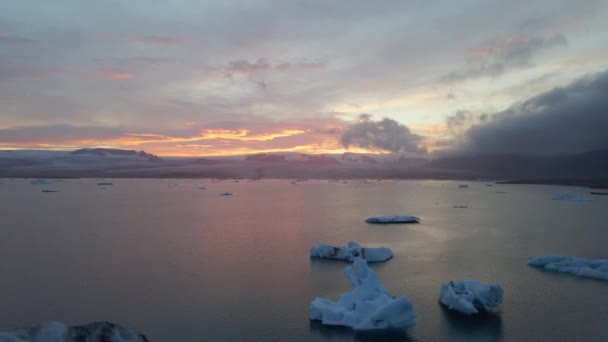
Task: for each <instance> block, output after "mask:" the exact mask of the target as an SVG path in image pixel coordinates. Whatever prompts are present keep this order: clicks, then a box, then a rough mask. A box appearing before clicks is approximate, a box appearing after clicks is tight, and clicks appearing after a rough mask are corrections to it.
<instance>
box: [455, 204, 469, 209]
mask: <svg viewBox="0 0 608 342" xmlns="http://www.w3.org/2000/svg"><path fill="white" fill-rule="evenodd" d="M468 207H469V206H468V205H453V206H452V208H457V209H467V208H468Z"/></svg>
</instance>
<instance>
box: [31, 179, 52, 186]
mask: <svg viewBox="0 0 608 342" xmlns="http://www.w3.org/2000/svg"><path fill="white" fill-rule="evenodd" d="M30 184H33V185H49V184H51V182H49V181H48V180H45V179H36V180H33V181H31V182H30Z"/></svg>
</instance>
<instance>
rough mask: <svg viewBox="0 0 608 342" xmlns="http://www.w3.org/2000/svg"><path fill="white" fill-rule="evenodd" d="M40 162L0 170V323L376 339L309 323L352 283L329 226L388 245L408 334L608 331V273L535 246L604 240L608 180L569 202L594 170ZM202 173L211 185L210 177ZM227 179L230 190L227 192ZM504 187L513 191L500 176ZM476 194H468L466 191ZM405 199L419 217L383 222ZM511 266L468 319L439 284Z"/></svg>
mask: <svg viewBox="0 0 608 342" xmlns="http://www.w3.org/2000/svg"><path fill="white" fill-rule="evenodd" d="M109 181H110V182H113V183H114V186H109V187H108V188H107V189H105V190H100V189H99V188H98V186H97V185H96V184H97V183H98V182H99V181H97V180H94V179H82V180H64V181H59V182H56V183H55V184H54V185H53V186H51V187H50V188H54V189H58V190H60V191H61V192H58V193H42V192H41V189H43V188H48V187H44V186H36V185H30V184H29V182H30V180H3V181H2V184H1V185H0V203H1V206H0V218H1V220H2V221H1V224H0V274H1V277H0V303H1V306H0V308H1V309H0V329H4V330H6V329H13V328H17V327H23V326H31V325H36V324H39V323H40V322H45V321H49V320H56V321H63V322H66V323H69V324H84V323H88V322H91V321H98V320H110V321H115V322H120V323H121V324H123V325H126V326H129V327H133V328H136V329H138V330H140V331H142V332H144V333H145V334H146V335H147V336H148V337H149V338H150V339H151V340H152V341H201V340H208V341H213V340H215V341H227V340H237V341H238V340H248V341H271V340H272V341H308V340H332V341H341V340H353V339H357V340H365V339H366V337H365V336H355V335H353V334H352V333H351V332H350V331H349V330H346V329H335V328H334V329H330V328H326V327H323V326H321V325H320V324H315V323H310V322H309V320H308V318H307V310H308V306H309V304H310V302H311V301H312V300H313V299H314V297H316V296H322V297H328V298H332V299H336V298H337V296H338V294H339V293H341V292H345V291H350V289H351V288H352V287H351V285H350V284H349V281H348V280H347V279H346V277H345V276H344V275H343V269H344V267H345V266H347V264H346V263H343V262H328V261H319V260H311V259H310V258H309V249H310V247H311V246H312V245H316V244H319V243H330V244H338V245H344V244H345V243H346V242H347V241H348V240H355V241H357V242H359V243H361V244H363V245H369V246H380V245H382V246H388V247H390V248H391V249H392V250H393V252H394V253H395V258H394V259H392V260H390V261H388V262H386V263H382V264H374V265H373V268H374V269H375V270H376V272H377V273H378V275H379V277H380V279H381V280H382V281H383V283H384V285H385V286H386V288H387V289H389V290H390V291H391V292H392V293H393V294H395V295H397V296H400V295H407V296H409V298H410V299H411V300H412V302H413V303H414V307H415V309H416V312H417V314H418V324H417V325H416V326H415V327H413V328H411V329H409V330H408V331H407V333H405V334H403V335H396V336H391V337H392V338H393V339H395V340H404V341H407V340H414V341H605V340H606V338H607V337H606V336H608V324H606V323H607V322H608V282H601V281H596V280H589V279H580V278H576V277H574V276H569V275H562V274H556V273H550V272H544V271H541V270H538V269H533V268H530V267H528V266H527V265H526V261H527V258H528V257H530V256H539V255H544V254H565V255H575V256H580V257H587V258H608V248H606V246H607V245H608V224H607V223H606V222H608V198H603V197H600V196H596V197H594V200H593V202H587V203H584V202H581V203H577V202H558V201H552V200H551V196H552V195H555V194H560V193H578V194H586V193H587V192H588V190H586V189H582V188H571V187H556V186H531V185H494V186H485V184H484V183H470V187H469V188H468V189H459V188H458V184H460V183H456V182H435V181H394V182H393V181H384V182H379V183H373V184H364V183H361V182H359V181H351V182H349V183H348V184H344V183H328V182H326V181H309V182H305V183H301V184H299V185H293V184H291V182H290V181H287V180H264V181H258V182H247V181H240V182H238V183H236V182H232V181H224V182H213V181H211V180H168V179H165V180H127V179H122V180H109ZM201 186H204V187H206V188H207V189H206V190H199V189H198V187H201ZM226 191H230V192H232V193H234V195H233V196H219V195H218V194H219V193H222V192H226ZM497 191H504V192H505V193H497ZM454 205H466V206H468V208H466V209H457V208H453V206H454ZM389 214H409V215H416V216H419V217H421V218H422V220H423V223H421V224H418V225H393V226H376V225H368V224H366V223H364V222H363V220H364V219H365V218H366V217H368V216H376V215H389ZM468 278H474V279H477V280H480V281H482V282H495V283H498V284H501V285H502V286H503V288H504V290H505V301H504V303H503V305H502V306H501V308H500V310H499V312H498V313H497V314H496V315H494V316H490V317H485V318H480V319H472V320H471V319H465V320H463V319H461V318H459V317H458V316H454V315H452V314H450V313H449V312H447V311H445V310H444V309H442V308H441V307H440V306H439V304H438V302H437V299H438V293H439V286H440V285H441V283H442V282H446V281H449V280H462V279H468Z"/></svg>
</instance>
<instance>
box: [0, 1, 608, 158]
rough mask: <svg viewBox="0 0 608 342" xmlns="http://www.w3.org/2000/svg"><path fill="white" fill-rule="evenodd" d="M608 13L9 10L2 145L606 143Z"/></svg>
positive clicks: (549, 4) (467, 6)
mask: <svg viewBox="0 0 608 342" xmlns="http://www.w3.org/2000/svg"><path fill="white" fill-rule="evenodd" d="M606 18H608V1H591V0H589V1H585V0H584V1H559V0H550V1H531V0H526V1H519V0H514V1H457V2H456V1H432V2H431V1H393V0H385V1H357V0H353V1H315V0H309V1H278V0H277V1H262V0H260V1H237V0H235V1H195V0H176V1H160V0H158V1H157V0H145V1H144V0H124V1H119V0H105V1H96V0H54V1H38V0H4V1H2V2H0V149H53V150H70V149H75V148H83V147H112V148H124V149H135V150H146V151H147V152H151V153H155V154H158V155H161V156H170V155H174V156H214V155H240V154H248V153H259V152H277V151H291V152H302V153H342V152H345V151H351V152H369V153H400V154H405V155H420V156H423V155H433V154H441V153H510V152H518V151H527V152H530V153H537V154H551V153H575V152H581V151H585V150H590V149H601V148H608V139H607V138H603V135H604V134H602V132H604V128H605V129H606V131H608V119H606V117H607V116H608V111H607V110H608V103H607V102H606V100H605V99H603V96H604V94H607V93H608V87H607V85H608V81H607V80H608V75H607V74H605V71H606V70H608V25H606V23H605V21H606ZM602 90H603V91H602ZM560 123H563V124H560ZM566 123H567V124H566ZM547 127H549V129H547ZM573 127H574V128H573ZM546 132H549V133H547V134H545V133H546ZM590 135H591V137H589V136H590ZM539 136H540V138H539ZM564 136H567V138H566V139H563V141H561V140H562V139H561V138H560V137H564ZM556 139H557V141H561V142H560V143H559V144H554V143H553V142H555V141H556Z"/></svg>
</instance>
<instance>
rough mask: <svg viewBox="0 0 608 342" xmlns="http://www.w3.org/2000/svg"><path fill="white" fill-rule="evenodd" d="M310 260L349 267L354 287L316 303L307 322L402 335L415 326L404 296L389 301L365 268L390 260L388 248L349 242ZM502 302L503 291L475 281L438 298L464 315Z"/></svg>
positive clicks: (323, 248)
mask: <svg viewBox="0 0 608 342" xmlns="http://www.w3.org/2000/svg"><path fill="white" fill-rule="evenodd" d="M310 256H311V257H313V258H328V259H338V260H344V261H349V262H352V263H353V264H352V266H347V267H346V268H345V269H344V273H345V274H346V276H347V277H348V279H350V281H351V283H352V284H353V287H354V288H353V290H352V291H351V292H347V293H342V294H341V295H340V296H339V298H338V300H337V301H332V300H330V299H326V298H319V297H317V298H315V299H314V300H313V301H312V303H311V304H310V309H309V311H308V317H309V318H310V319H311V320H318V321H321V323H322V324H324V325H332V326H345V327H350V328H352V329H353V330H354V331H356V332H370V331H373V332H383V331H393V330H402V329H406V328H409V327H411V326H413V325H415V324H416V311H415V310H414V306H413V304H412V301H411V300H410V299H409V298H408V297H407V296H401V297H399V298H396V297H395V296H393V295H392V294H391V293H390V292H388V291H387V290H386V288H384V286H383V285H382V283H381V282H380V279H379V278H378V276H377V275H376V272H374V270H372V269H371V268H369V266H368V262H380V261H386V260H389V259H391V258H392V257H393V252H392V251H391V250H390V249H389V248H386V247H376V248H372V247H363V246H361V245H359V244H358V243H356V242H354V241H350V242H349V243H348V245H347V246H346V247H334V246H330V245H324V244H322V245H320V246H318V247H313V248H311V249H310ZM502 300H503V290H502V288H501V287H500V286H499V285H495V284H490V285H486V284H481V283H479V282H477V281H475V280H465V281H461V282H452V281H451V282H448V283H445V284H443V285H442V286H441V289H440V295H439V302H440V303H442V304H443V305H445V306H446V307H447V308H448V309H451V310H455V311H458V312H460V313H462V314H465V315H473V314H476V313H478V312H492V310H493V309H495V308H496V307H498V306H499V305H500V304H501V303H502Z"/></svg>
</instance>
